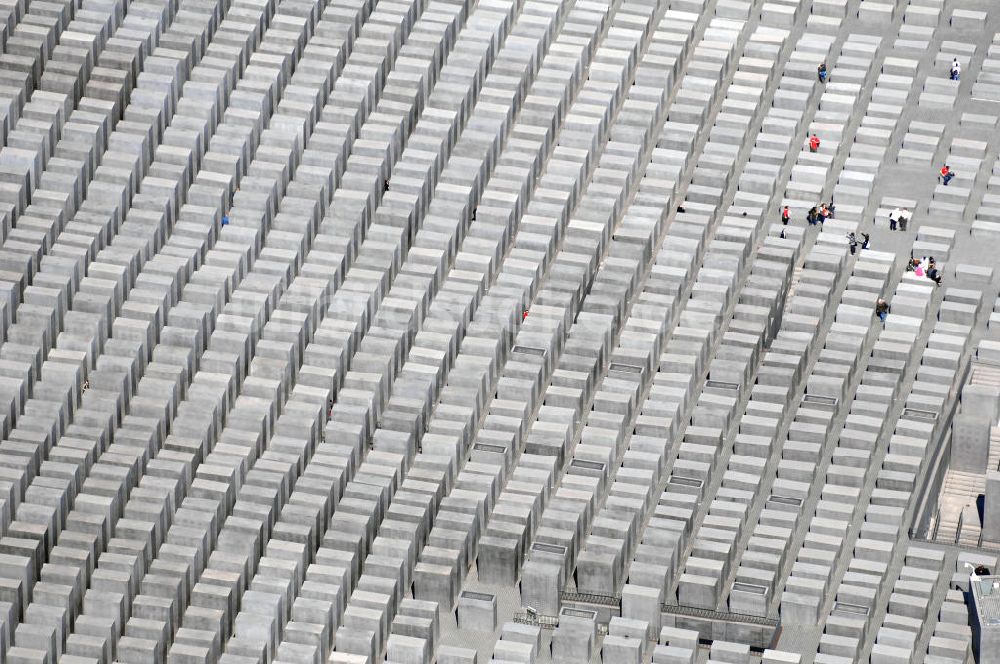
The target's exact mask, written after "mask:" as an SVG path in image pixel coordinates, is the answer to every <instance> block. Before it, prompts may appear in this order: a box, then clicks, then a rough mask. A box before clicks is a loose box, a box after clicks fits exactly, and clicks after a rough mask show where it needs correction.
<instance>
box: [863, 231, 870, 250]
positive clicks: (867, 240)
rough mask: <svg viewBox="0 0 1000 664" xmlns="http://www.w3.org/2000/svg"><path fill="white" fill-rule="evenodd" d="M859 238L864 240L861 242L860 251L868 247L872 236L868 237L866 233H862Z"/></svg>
mask: <svg viewBox="0 0 1000 664" xmlns="http://www.w3.org/2000/svg"><path fill="white" fill-rule="evenodd" d="M861 237H863V238H864V240H862V241H861V248H862V249H867V248H868V247H869V245H870V244H871V241H872V236H871V235H869V234H868V233H862V234H861Z"/></svg>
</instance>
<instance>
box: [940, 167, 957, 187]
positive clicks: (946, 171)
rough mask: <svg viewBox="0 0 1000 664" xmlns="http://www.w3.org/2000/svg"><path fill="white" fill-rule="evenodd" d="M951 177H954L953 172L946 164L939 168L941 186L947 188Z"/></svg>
mask: <svg viewBox="0 0 1000 664" xmlns="http://www.w3.org/2000/svg"><path fill="white" fill-rule="evenodd" d="M953 177H955V171H953V170H951V168H950V167H949V166H948V164H945V165H944V166H942V167H941V184H943V185H944V186H946V187H947V186H948V183H949V182H951V179H952V178H953Z"/></svg>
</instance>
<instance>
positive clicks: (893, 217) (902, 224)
mask: <svg viewBox="0 0 1000 664" xmlns="http://www.w3.org/2000/svg"><path fill="white" fill-rule="evenodd" d="M908 223H910V213H909V212H908V211H907V210H904V209H902V208H898V207H897V208H894V209H893V210H892V211H891V212H889V230H890V231H894V230H896V227H897V226H898V227H899V230H901V231H905V230H906V225H907V224H908Z"/></svg>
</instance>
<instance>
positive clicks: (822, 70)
mask: <svg viewBox="0 0 1000 664" xmlns="http://www.w3.org/2000/svg"><path fill="white" fill-rule="evenodd" d="M826 77H827V71H826V63H825V62H821V63H819V67H816V78H818V79H819V82H820V83H826Z"/></svg>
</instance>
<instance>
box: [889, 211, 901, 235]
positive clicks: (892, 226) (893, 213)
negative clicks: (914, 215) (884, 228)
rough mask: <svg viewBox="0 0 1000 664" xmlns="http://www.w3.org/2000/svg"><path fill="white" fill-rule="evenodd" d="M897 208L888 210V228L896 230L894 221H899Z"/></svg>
mask: <svg viewBox="0 0 1000 664" xmlns="http://www.w3.org/2000/svg"><path fill="white" fill-rule="evenodd" d="M899 214H900V212H899V208H894V209H892V210H889V230H890V231H894V230H896V223H897V222H898V221H899Z"/></svg>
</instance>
